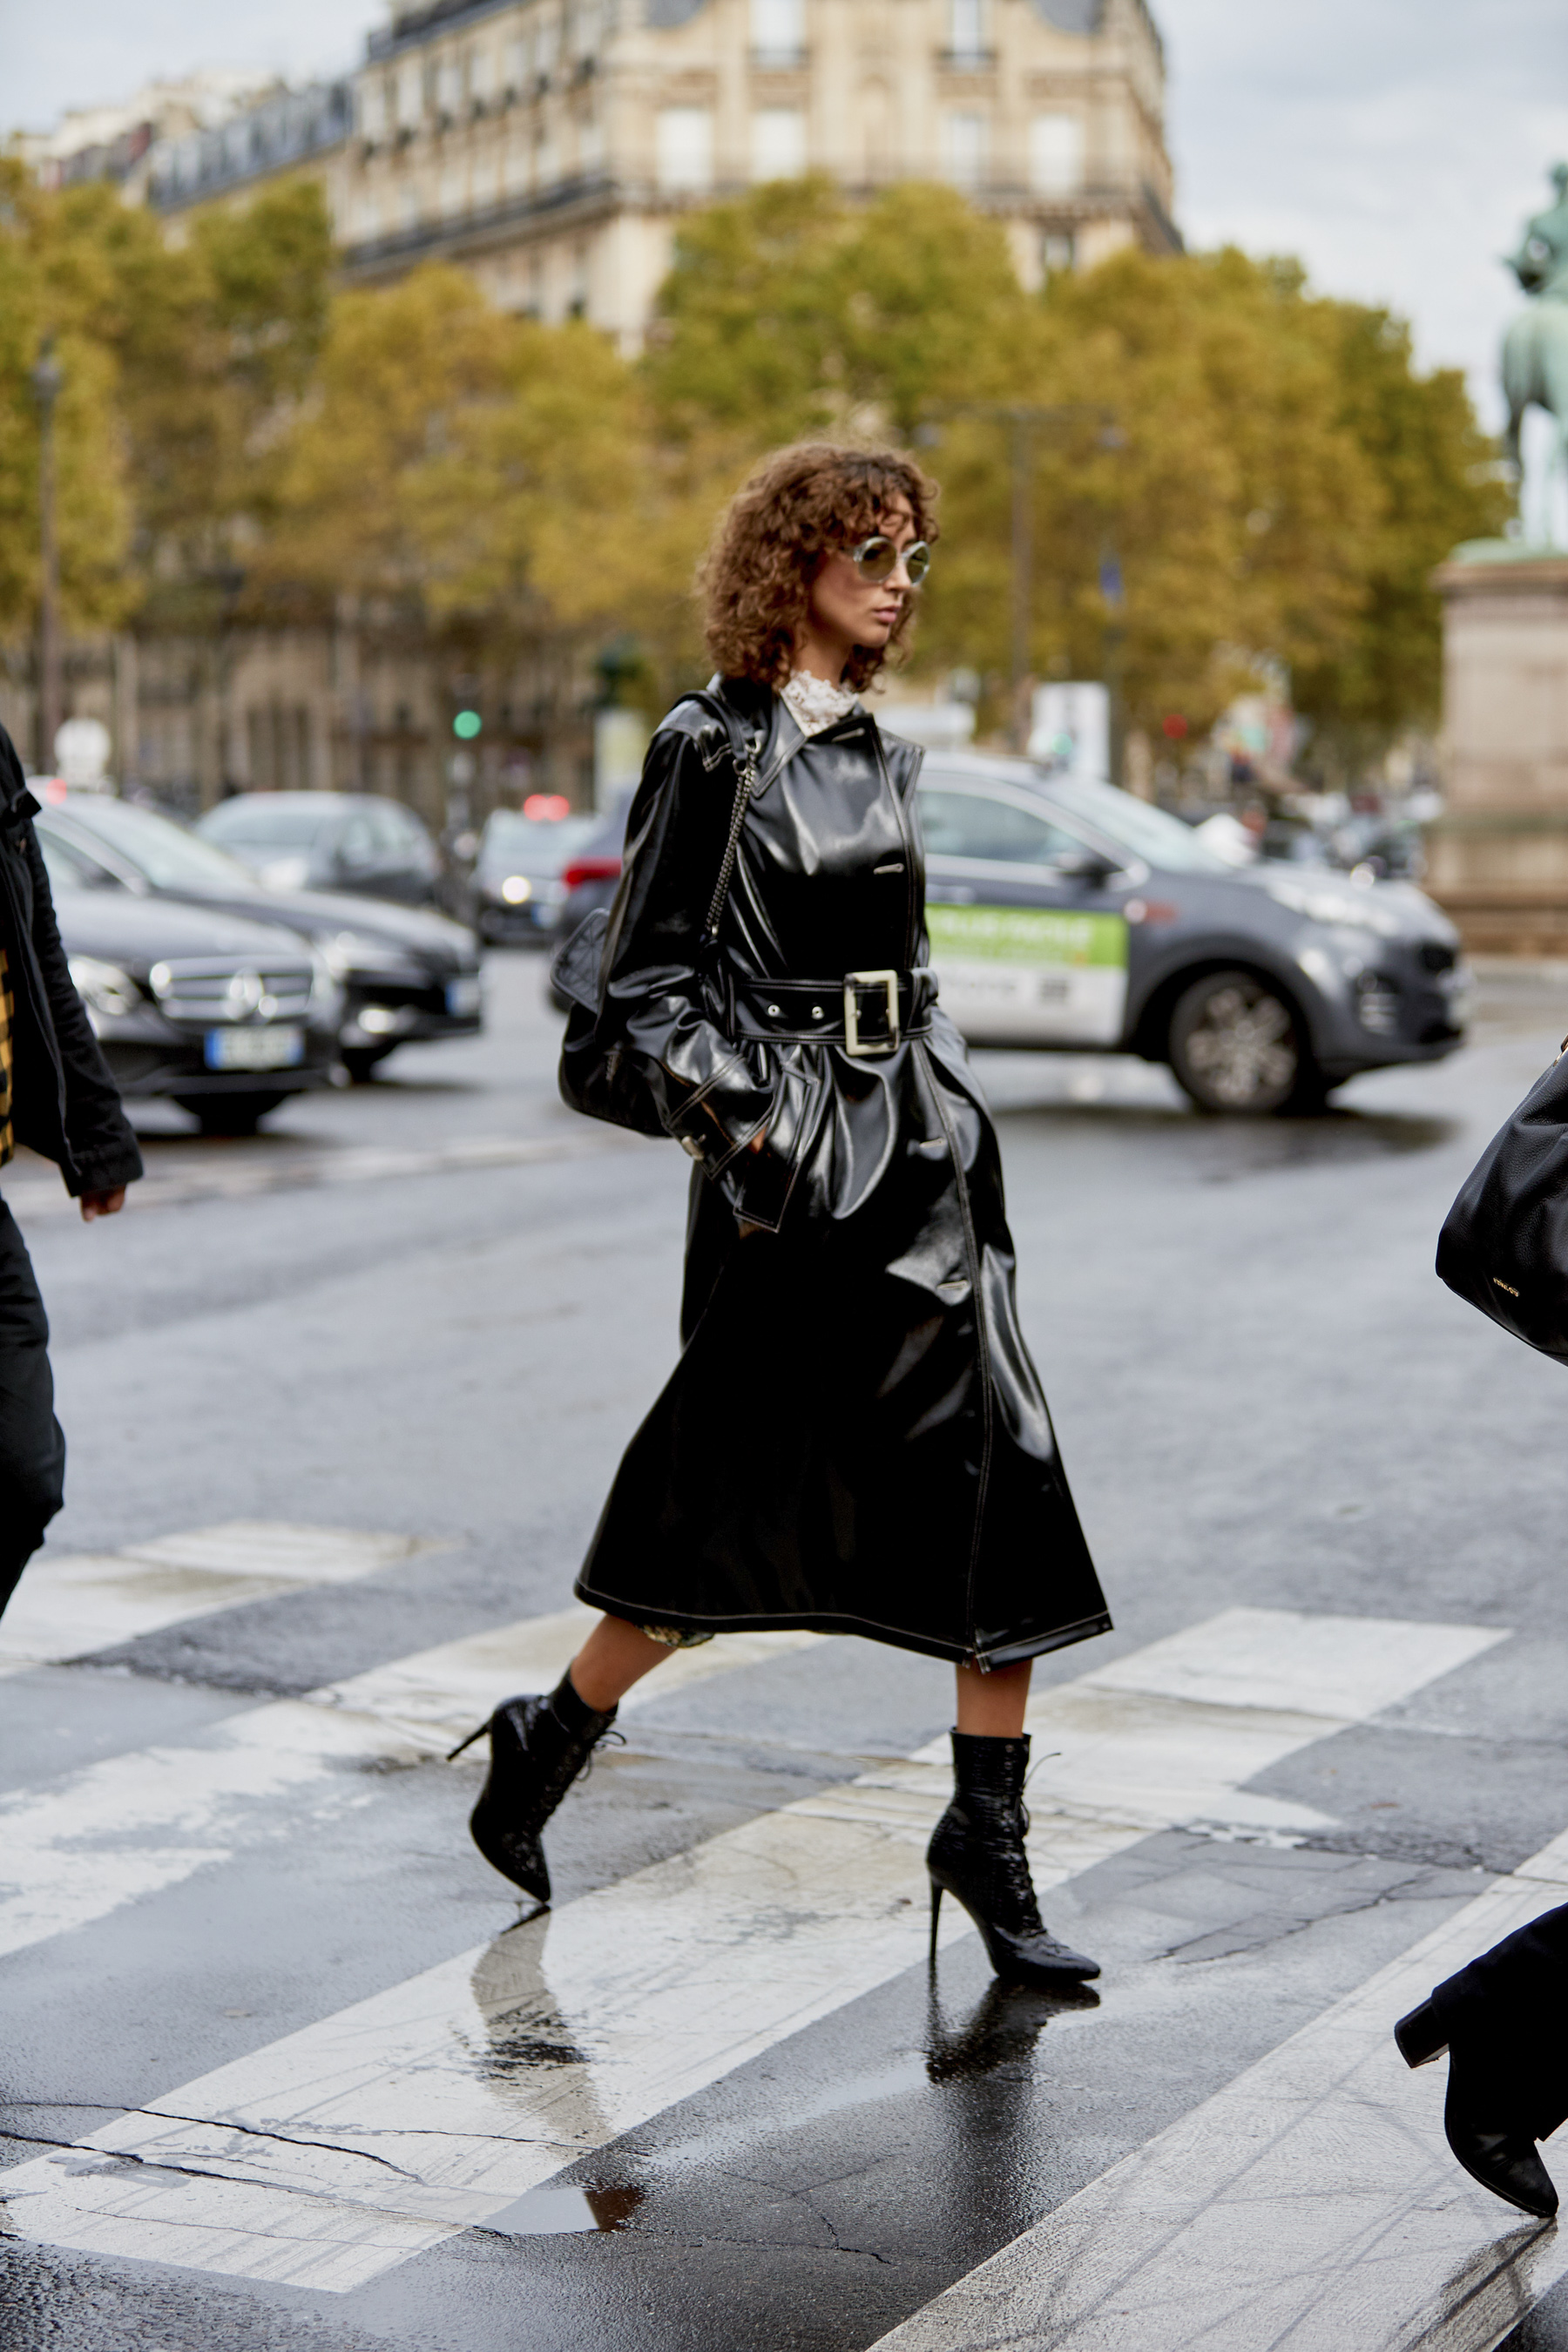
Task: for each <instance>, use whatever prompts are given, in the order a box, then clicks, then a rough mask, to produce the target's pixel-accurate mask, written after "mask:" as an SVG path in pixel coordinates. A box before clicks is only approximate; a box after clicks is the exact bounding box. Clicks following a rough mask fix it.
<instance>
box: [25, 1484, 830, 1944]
mask: <svg viewBox="0 0 1568 2352" xmlns="http://www.w3.org/2000/svg"><path fill="white" fill-rule="evenodd" d="M300 1532H304V1531H300ZM187 1540H189V1541H195V1538H172V1539H171V1541H172V1542H174V1543H184V1542H185V1541H187ZM397 1540H399V1541H401V1540H403V1539H402V1538H397ZM240 1549H243V1548H242V1547H241V1548H240ZM597 1622H598V1614H597V1612H596V1611H594V1610H591V1609H584V1608H573V1609H566V1610H561V1611H558V1612H555V1613H554V1614H553V1615H551V1616H547V1617H525V1618H523V1619H521V1620H520V1621H519V1622H517V1623H515V1624H511V1625H502V1626H499V1627H497V1628H495V1629H493V1630H492V1631H490V1632H489V1633H476V1634H472V1635H470V1636H468V1639H466V1640H464V1641H458V1642H447V1643H442V1644H441V1645H440V1647H439V1648H437V1649H433V1650H424V1651H420V1652H418V1653H417V1654H415V1655H414V1656H412V1657H408V1658H400V1659H396V1660H394V1661H393V1662H392V1663H391V1664H386V1665H383V1666H375V1667H373V1668H372V1669H371V1670H370V1672H369V1673H367V1674H363V1675H354V1676H353V1678H352V1679H350V1680H348V1681H345V1682H341V1683H331V1684H328V1685H324V1686H323V1687H322V1688H321V1689H320V1690H316V1691H311V1692H310V1693H308V1694H307V1695H306V1696H304V1697H302V1698H297V1699H275V1700H272V1701H270V1702H269V1703H268V1704H267V1705H265V1706H256V1707H248V1708H246V1709H244V1710H242V1711H240V1712H238V1713H237V1714H235V1715H232V1716H226V1717H224V1718H223V1719H222V1720H221V1721H220V1722H218V1723H216V1724H214V1725H211V1726H209V1727H208V1728H207V1730H206V1731H205V1732H204V1733H203V1734H202V1736H201V1738H199V1739H197V1740H195V1741H193V1742H192V1743H191V1744H190V1745H189V1746H181V1747H155V1748H141V1749H137V1750H135V1751H133V1752H132V1753H131V1754H128V1755H121V1756H110V1757H106V1758H104V1759H102V1761H101V1762H99V1763H96V1764H90V1765H88V1766H86V1767H84V1768H83V1769H81V1770H80V1771H78V1772H71V1773H66V1774H61V1775H60V1776H59V1777H58V1779H56V1780H51V1781H48V1782H46V1783H44V1784H43V1785H42V1786H38V1785H35V1786H33V1787H31V1788H26V1789H20V1790H14V1791H12V1792H10V1793H8V1794H6V1795H4V1796H0V1955H3V1954H5V1953H6V1952H15V1951H20V1950H21V1949H23V1948H24V1947H26V1946H27V1945H29V1944H36V1943H40V1942H42V1941H44V1940H45V1939H46V1938H47V1937H50V1936H59V1935H64V1934H66V1933H68V1931H70V1930H71V1929H73V1928H78V1927H87V1926H89V1924H90V1923H91V1922H92V1921H93V1920H95V1919H101V1918H104V1917H107V1916H108V1915H109V1914H110V1912H111V1911H117V1910H118V1909H119V1908H120V1907H121V1905H122V1904H125V1903H133V1902H138V1901H140V1900H142V1898H143V1897H144V1896H146V1895H155V1894H158V1893H161V1892H162V1891H163V1890H164V1889H166V1888H168V1887H170V1886H175V1885H179V1884H180V1882H181V1881H182V1880H183V1879H186V1878H189V1877H190V1876H192V1874H194V1873H195V1872H196V1871H198V1870H201V1869H203V1868H205V1866H206V1865H207V1864H212V1863H220V1862H227V1861H229V1860H231V1859H232V1858H233V1856H234V1854H235V1853H237V1851H238V1850H239V1848H240V1847H242V1846H244V1845H254V1844H258V1843H264V1842H265V1841H267V1840H268V1839H269V1838H273V1837H279V1836H282V1835H284V1834H286V1833H291V1824H292V1823H293V1822H294V1821H295V1816H294V1815H293V1814H292V1813H291V1812H282V1811H277V1810H274V1811H271V1812H270V1813H269V1812H268V1810H267V1808H268V1806H269V1805H270V1806H272V1807H274V1808H277V1807H278V1806H279V1804H280V1803H281V1802H283V1801H288V1800H291V1799H296V1798H298V1797H299V1796H300V1794H301V1792H303V1791H305V1790H310V1791H311V1792H312V1796H313V1804H314V1811H315V1814H316V1817H317V1818H321V1815H322V1814H323V1812H324V1811H332V1810H342V1809H344V1808H347V1807H350V1806H352V1805H353V1804H354V1803H356V1802H358V1801H360V1799H361V1797H362V1795H363V1780H360V1779H359V1778H358V1774H357V1771H356V1768H358V1769H360V1770H363V1767H364V1766H366V1765H369V1764H382V1763H386V1762H391V1761H402V1762H405V1763H409V1764H415V1763H418V1762H421V1761H423V1760H426V1759H428V1758H430V1757H432V1756H436V1755H444V1754H445V1753H446V1751H447V1748H450V1747H451V1746H452V1745H453V1744H454V1743H455V1742H456V1741H457V1740H458V1739H459V1738H462V1737H463V1735H464V1734H465V1733H467V1732H469V1731H471V1730H472V1729H473V1727H474V1725H475V1723H476V1722H478V1721H479V1720H480V1719H481V1718H482V1717H485V1716H487V1715H488V1714H489V1711H490V1709H491V1708H492V1707H493V1706H495V1704H496V1702H497V1700H498V1699H500V1698H502V1697H505V1696H510V1693H511V1692H513V1691H516V1690H520V1689H521V1690H544V1689H548V1688H549V1687H550V1686H551V1685H552V1684H553V1683H555V1682H557V1681H559V1679H560V1677H561V1675H563V1673H564V1671H565V1668H566V1665H567V1663H568V1661H569V1660H570V1659H571V1658H572V1657H573V1656H574V1654H575V1653H576V1652H577V1650H579V1649H580V1648H581V1646H582V1643H583V1639H584V1635H585V1634H586V1633H587V1632H588V1631H589V1629H590V1627H591V1626H593V1625H595V1624H596V1623H597ZM820 1638H821V1637H820V1635H817V1634H815V1633H749V1634H742V1635H738V1636H736V1637H734V1638H732V1639H730V1640H726V1641H723V1642H710V1643H705V1644H704V1645H703V1646H702V1647H701V1648H700V1649H696V1650H678V1651H676V1652H675V1653H674V1654H672V1655H671V1656H670V1657H669V1658H668V1660H666V1661H665V1662H664V1664H661V1665H660V1666H659V1667H658V1670H657V1672H656V1673H655V1674H654V1675H651V1676H650V1677H649V1678H648V1679H647V1681H646V1682H642V1683H638V1684H637V1685H636V1687H635V1688H634V1689H633V1690H632V1691H631V1692H630V1693H629V1694H628V1696H627V1697H626V1700H625V1701H624V1702H623V1712H624V1713H626V1714H628V1715H635V1714H636V1712H637V1708H638V1707H639V1706H647V1704H648V1702H649V1701H650V1700H652V1699H655V1698H661V1697H668V1696H669V1694H670V1693H671V1692H672V1691H676V1690H680V1689H684V1688H688V1687H689V1686H690V1685H692V1684H693V1683H697V1682H702V1681H705V1680H707V1679H708V1677H709V1676H710V1675H716V1674H727V1673H728V1674H732V1673H734V1672H736V1671H737V1670H738V1669H739V1668H741V1667H743V1666H751V1665H758V1664H763V1662H764V1661H765V1660H767V1659H769V1658H773V1657H778V1656H780V1655H783V1654H788V1653H789V1652H791V1651H793V1650H797V1649H800V1648H802V1647H803V1646H805V1644H806V1643H814V1642H816V1641H817V1640H819V1639H820ZM478 1752H479V1751H477V1753H478ZM454 1827H455V1828H456V1825H454Z"/></svg>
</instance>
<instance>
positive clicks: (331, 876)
mask: <svg viewBox="0 0 1568 2352" xmlns="http://www.w3.org/2000/svg"><path fill="white" fill-rule="evenodd" d="M196 830H197V832H198V833H200V834H201V835H203V836H204V837H205V839H206V840H208V841H210V842H212V843H213V844H214V845H216V847H217V848H219V849H226V850H227V852H228V854H229V856H231V857H237V858H238V859H239V861H240V863H241V865H243V866H249V867H250V868H251V870H252V872H253V873H255V874H257V875H258V876H259V877H260V878H261V880H262V881H263V882H265V883H267V884H268V885H270V887H272V888H274V889H278V890H343V891H347V892H349V893H350V894H351V895H352V896H353V897H354V898H391V899H393V900H394V901H395V902H396V903H398V904H400V905H402V906H407V907H428V906H432V905H434V903H435V899H436V888H437V883H438V882H439V880H440V878H441V853H440V851H439V850H438V849H437V846H436V844H435V843H434V841H432V839H431V838H430V835H429V833H428V831H427V829H426V826H425V825H424V824H421V822H420V820H419V819H418V817H416V815H415V814H414V811H413V810H412V809H410V808H405V807H404V805H403V803H402V802H401V801H393V800H384V799H383V798H382V797H381V796H380V795H379V794H378V793H237V794H236V796H235V797H234V799H232V800H226V801H220V802H219V803H218V804H217V806H216V808H211V809H208V810H207V811H206V813H205V815H203V816H201V817H198V819H197V820H196Z"/></svg>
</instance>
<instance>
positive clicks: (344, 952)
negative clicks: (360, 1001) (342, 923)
mask: <svg viewBox="0 0 1568 2352" xmlns="http://www.w3.org/2000/svg"><path fill="white" fill-rule="evenodd" d="M321 954H322V957H323V959H324V960H325V962H326V967H327V970H328V971H330V972H331V976H332V978H333V979H334V980H349V979H352V978H353V976H354V975H355V974H356V973H359V972H376V973H378V974H381V975H383V976H384V975H387V974H395V975H396V976H397V977H398V978H400V979H415V980H417V979H421V978H423V976H424V975H423V971H422V969H421V967H420V966H419V965H418V964H416V962H415V961H413V959H412V957H410V956H406V955H405V954H404V952H403V950H401V949H400V948H395V947H392V946H389V945H388V944H387V942H386V941H385V940H373V939H370V938H368V937H367V936H366V934H365V933H364V932H363V931H335V932H334V933H333V934H332V937H331V939H330V940H322V942H321Z"/></svg>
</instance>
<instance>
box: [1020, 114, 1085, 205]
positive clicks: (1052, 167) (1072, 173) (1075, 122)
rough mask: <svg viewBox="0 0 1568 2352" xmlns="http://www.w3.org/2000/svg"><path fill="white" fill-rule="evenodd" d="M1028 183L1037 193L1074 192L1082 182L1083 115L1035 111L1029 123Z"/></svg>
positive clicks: (1067, 193)
mask: <svg viewBox="0 0 1568 2352" xmlns="http://www.w3.org/2000/svg"><path fill="white" fill-rule="evenodd" d="M1029 185H1030V187H1031V188H1033V190H1034V191H1035V194H1037V196H1071V195H1076V194H1077V193H1078V191H1079V188H1081V187H1082V185H1083V118H1082V117H1081V115H1077V114H1037V115H1036V117H1035V119H1034V121H1032V122H1031V123H1030V125H1029Z"/></svg>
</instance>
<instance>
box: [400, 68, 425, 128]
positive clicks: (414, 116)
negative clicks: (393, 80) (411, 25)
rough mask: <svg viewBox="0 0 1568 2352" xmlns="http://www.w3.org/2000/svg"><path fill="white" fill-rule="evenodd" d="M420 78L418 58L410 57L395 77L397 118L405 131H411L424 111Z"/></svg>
mask: <svg viewBox="0 0 1568 2352" xmlns="http://www.w3.org/2000/svg"><path fill="white" fill-rule="evenodd" d="M422 79H423V77H422V76H421V74H420V71H419V63H418V59H417V58H409V60H408V62H407V64H406V65H405V67H404V68H403V71H402V72H401V73H400V74H399V75H398V77H397V120H398V121H399V123H400V124H401V125H402V127H403V129H404V130H405V131H412V130H413V129H414V128H415V126H416V123H417V122H418V121H419V118H420V116H421V115H422V114H423V113H424V111H425V92H424V89H423V87H422Z"/></svg>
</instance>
